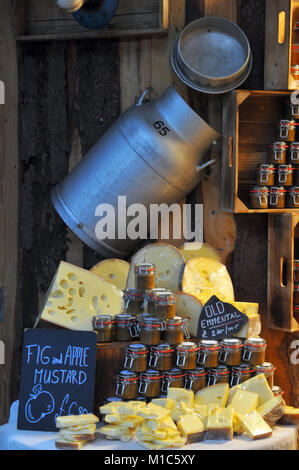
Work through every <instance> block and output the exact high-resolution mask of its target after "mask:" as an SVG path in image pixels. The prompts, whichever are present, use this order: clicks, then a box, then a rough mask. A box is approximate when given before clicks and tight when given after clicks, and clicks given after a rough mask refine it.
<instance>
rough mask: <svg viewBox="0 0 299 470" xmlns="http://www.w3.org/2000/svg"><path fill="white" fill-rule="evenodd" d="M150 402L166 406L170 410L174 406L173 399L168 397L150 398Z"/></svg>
mask: <svg viewBox="0 0 299 470" xmlns="http://www.w3.org/2000/svg"><path fill="white" fill-rule="evenodd" d="M151 403H153V404H155V405H159V406H163V407H164V408H167V409H168V410H172V409H173V407H174V401H173V400H171V399H170V398H153V399H152V400H151Z"/></svg>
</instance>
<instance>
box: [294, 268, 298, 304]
mask: <svg viewBox="0 0 299 470" xmlns="http://www.w3.org/2000/svg"><path fill="white" fill-rule="evenodd" d="M294 282H295V283H298V284H299V260H298V259H295V260H294ZM298 304H299V302H298Z"/></svg>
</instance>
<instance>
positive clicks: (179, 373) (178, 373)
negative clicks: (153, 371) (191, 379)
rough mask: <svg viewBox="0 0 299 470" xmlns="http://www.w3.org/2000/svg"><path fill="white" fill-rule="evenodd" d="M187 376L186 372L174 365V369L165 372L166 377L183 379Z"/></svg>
mask: <svg viewBox="0 0 299 470" xmlns="http://www.w3.org/2000/svg"><path fill="white" fill-rule="evenodd" d="M185 376H186V372H185V371H183V370H181V369H179V368H178V367H172V369H170V370H167V371H165V372H164V377H171V378H172V379H181V378H183V377H185Z"/></svg>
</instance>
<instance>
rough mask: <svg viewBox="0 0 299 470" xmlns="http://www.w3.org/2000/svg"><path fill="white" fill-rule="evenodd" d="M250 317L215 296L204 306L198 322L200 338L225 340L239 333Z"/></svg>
mask: <svg viewBox="0 0 299 470" xmlns="http://www.w3.org/2000/svg"><path fill="white" fill-rule="evenodd" d="M247 321H248V317H247V316H246V315H244V313H242V312H240V311H239V310H238V309H236V307H234V306H233V305H231V304H229V303H227V302H222V301H221V300H219V299H218V297H216V295H213V297H211V298H210V299H209V300H208V302H207V303H206V304H205V305H204V306H203V308H202V311H201V314H200V317H199V320H198V330H197V336H198V338H203V339H223V338H230V337H231V336H233V335H234V334H236V333H238V331H240V330H241V328H242V327H243V326H244V325H245V323H246V322H247Z"/></svg>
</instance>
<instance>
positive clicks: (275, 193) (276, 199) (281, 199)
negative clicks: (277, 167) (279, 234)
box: [269, 186, 287, 209]
mask: <svg viewBox="0 0 299 470" xmlns="http://www.w3.org/2000/svg"><path fill="white" fill-rule="evenodd" d="M286 194H287V190H286V189H285V188H284V186H271V188H269V208H270V209H283V208H284V207H285V204H286Z"/></svg>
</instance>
